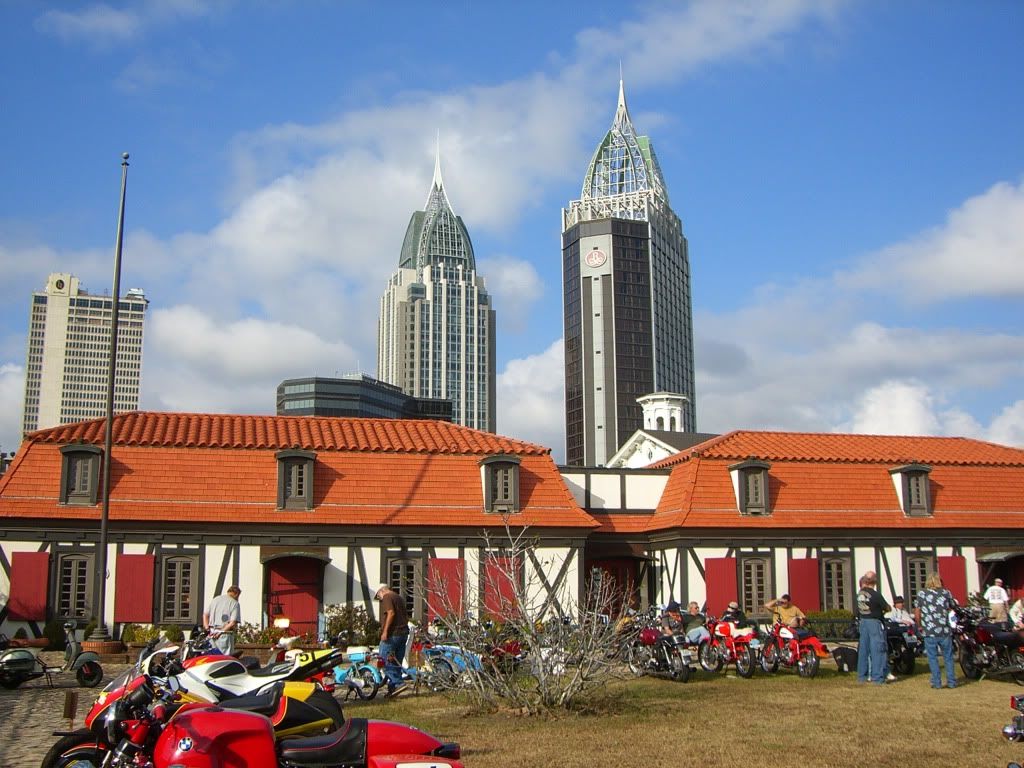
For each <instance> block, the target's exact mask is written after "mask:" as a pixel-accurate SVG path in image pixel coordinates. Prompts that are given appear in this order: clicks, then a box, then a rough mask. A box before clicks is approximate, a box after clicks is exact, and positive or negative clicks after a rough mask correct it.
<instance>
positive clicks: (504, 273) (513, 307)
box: [477, 256, 544, 333]
mask: <svg viewBox="0 0 1024 768" xmlns="http://www.w3.org/2000/svg"><path fill="white" fill-rule="evenodd" d="M477 272H478V273H479V274H481V275H483V276H484V277H485V280H486V282H487V290H488V291H489V292H490V293H491V294H492V295H493V297H494V306H495V307H496V308H497V309H498V310H499V313H498V324H499V326H500V328H501V330H502V331H503V332H511V333H521V332H522V331H523V330H524V329H525V328H526V321H527V319H528V318H529V316H530V311H531V309H532V307H533V305H534V302H536V301H537V300H538V299H540V297H541V295H542V294H543V293H544V282H543V281H542V280H541V278H540V275H538V274H537V270H536V269H535V268H534V266H533V264H531V263H530V262H528V261H523V260H521V259H516V258H513V257H511V256H494V257H492V258H489V259H480V260H478V261H477Z"/></svg>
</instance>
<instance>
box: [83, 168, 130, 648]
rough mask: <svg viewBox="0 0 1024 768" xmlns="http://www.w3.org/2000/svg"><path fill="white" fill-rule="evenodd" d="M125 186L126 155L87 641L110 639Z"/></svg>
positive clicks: (123, 172)
mask: <svg viewBox="0 0 1024 768" xmlns="http://www.w3.org/2000/svg"><path fill="white" fill-rule="evenodd" d="M127 186H128V153H127V152H125V153H124V154H122V155H121V205H120V208H119V209H118V213H117V242H116V244H115V245H114V287H113V290H112V291H111V293H112V294H113V295H112V296H111V301H112V304H111V312H110V360H109V362H108V365H107V419H106V424H105V428H104V434H103V485H102V488H103V511H102V512H101V513H100V546H99V550H100V551H99V552H98V553H97V555H98V556H97V558H96V583H97V584H99V600H98V602H97V606H96V628H95V629H94V630H93V633H92V636H90V637H89V639H90V640H96V641H101V642H102V641H105V640H109V639H110V634H109V633H108V632H107V622H106V608H107V522H108V521H109V519H110V465H111V464H112V463H113V462H112V461H111V455H110V453H111V450H112V449H113V444H114V380H115V377H116V373H117V318H118V310H120V308H121V243H122V240H123V239H124V193H125V189H126V188H127Z"/></svg>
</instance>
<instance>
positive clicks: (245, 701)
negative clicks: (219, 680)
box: [218, 685, 284, 715]
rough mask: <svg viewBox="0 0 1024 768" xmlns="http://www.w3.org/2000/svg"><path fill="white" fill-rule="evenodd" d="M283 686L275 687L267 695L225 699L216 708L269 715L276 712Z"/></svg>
mask: <svg viewBox="0 0 1024 768" xmlns="http://www.w3.org/2000/svg"><path fill="white" fill-rule="evenodd" d="M283 691H284V686H282V685H275V686H274V688H273V690H271V691H270V692H269V693H261V694H255V693H253V694H249V695H246V696H235V697H234V698H232V699H225V700H224V701H222V702H220V703H219V704H218V706H220V707H223V708H224V709H240V710H242V711H244V712H256V713H257V714H260V715H270V714H272V713H274V712H276V711H277V708H278V706H279V705H280V702H281V696H282V695H283Z"/></svg>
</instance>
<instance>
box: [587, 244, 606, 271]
mask: <svg viewBox="0 0 1024 768" xmlns="http://www.w3.org/2000/svg"><path fill="white" fill-rule="evenodd" d="M584 259H585V261H586V262H587V266H588V267H593V268H595V269H596V268H597V267H601V266H604V263H605V262H606V261H608V255H607V254H606V253H605V252H604V251H602V250H601V249H600V248H594V250H592V251H591V252H590V253H588V254H587V255H586V256H585V257H584Z"/></svg>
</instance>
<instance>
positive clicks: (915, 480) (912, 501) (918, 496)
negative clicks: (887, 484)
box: [889, 464, 932, 517]
mask: <svg viewBox="0 0 1024 768" xmlns="http://www.w3.org/2000/svg"><path fill="white" fill-rule="evenodd" d="M931 471H932V468H931V467H929V466H928V465H927V464H906V465H904V466H902V467H896V468H895V469H890V470H889V474H890V475H891V476H892V482H893V485H894V486H895V488H896V496H897V498H899V501H900V506H901V507H902V508H903V514H905V515H908V516H911V517H926V516H928V515H931V514H932V504H931V480H930V478H929V473H930V472H931Z"/></svg>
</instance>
